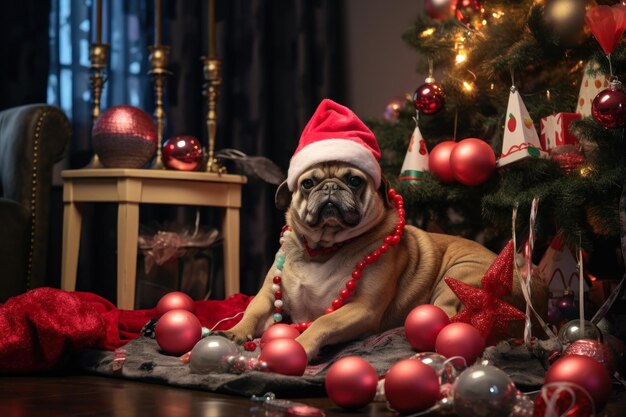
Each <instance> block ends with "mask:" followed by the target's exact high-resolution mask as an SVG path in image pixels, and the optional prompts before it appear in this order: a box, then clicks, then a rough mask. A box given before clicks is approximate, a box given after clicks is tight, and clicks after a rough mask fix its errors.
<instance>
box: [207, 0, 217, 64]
mask: <svg viewBox="0 0 626 417" xmlns="http://www.w3.org/2000/svg"><path fill="white" fill-rule="evenodd" d="M216 56H217V48H216V47H215V0H209V58H215V57H216Z"/></svg>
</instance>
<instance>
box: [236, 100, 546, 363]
mask: <svg viewBox="0 0 626 417" xmlns="http://www.w3.org/2000/svg"><path fill="white" fill-rule="evenodd" d="M380 157H381V152H380V148H379V146H378V143H377V141H376V137H375V136H374V134H373V133H372V132H371V131H370V130H369V129H368V128H367V127H366V126H365V124H364V123H363V122H362V121H361V120H360V119H359V118H358V117H357V116H356V115H355V114H354V113H353V112H352V111H351V110H350V109H348V108H347V107H345V106H342V105H340V104H338V103H335V102H334V101H332V100H328V99H325V100H323V101H322V102H321V103H320V105H319V106H318V108H317V110H316V111H315V113H314V114H313V116H312V117H311V119H310V121H309V122H308V123H307V125H306V126H305V128H304V130H303V132H302V134H301V137H300V141H299V144H298V147H297V148H296V150H295V152H294V155H293V156H292V158H291V160H290V162H289V171H288V175H287V180H286V181H285V182H284V183H283V184H281V185H280V186H279V188H278V190H277V192H276V205H277V207H278V208H279V209H284V210H286V224H287V226H288V229H289V230H288V231H286V232H285V234H284V235H283V237H282V238H281V241H282V247H281V249H282V254H281V256H280V257H278V256H277V260H276V261H275V263H274V265H273V266H272V268H270V271H269V272H268V273H267V276H266V278H265V281H264V283H263V285H262V287H261V289H260V290H259V292H258V294H257V295H256V296H255V297H254V299H253V300H252V301H251V302H250V304H249V305H248V308H247V309H246V311H245V313H244V315H243V317H242V319H241V321H240V322H239V323H238V324H236V325H235V326H234V327H233V328H231V329H230V330H228V331H226V332H225V333H224V334H225V335H226V336H227V337H229V338H231V339H233V340H235V341H237V342H239V343H242V342H244V341H246V340H250V339H252V338H255V337H258V336H261V334H262V333H263V332H264V331H265V330H266V329H267V328H268V327H269V326H271V325H272V324H274V321H275V316H274V315H275V314H276V313H277V311H276V310H275V307H276V306H275V303H277V304H278V306H279V307H280V309H281V310H280V316H278V317H277V318H278V319H279V320H282V321H284V322H286V321H289V320H290V321H291V322H293V323H308V324H307V326H306V330H304V331H303V332H302V333H301V335H300V336H299V337H298V338H297V339H296V340H297V341H298V342H299V343H300V344H301V345H302V346H303V347H304V350H305V351H306V353H307V356H308V357H309V359H313V358H314V357H316V355H317V354H318V352H319V351H320V349H321V348H322V347H324V346H327V345H333V344H337V343H341V342H348V341H351V340H354V339H358V338H361V337H364V336H367V335H371V334H375V333H380V332H383V331H385V330H387V329H391V328H394V327H398V326H402V325H403V324H404V320H405V319H406V317H407V315H408V314H409V312H410V311H411V310H412V309H413V308H415V307H416V306H418V305H420V304H426V303H430V304H434V305H436V306H438V307H440V308H441V309H443V311H445V312H446V313H447V314H448V315H450V316H452V315H454V314H456V313H457V312H458V311H459V310H460V309H461V307H462V306H461V304H460V301H459V299H458V298H457V296H456V295H455V294H454V293H453V292H452V291H451V290H450V288H449V287H448V285H447V284H446V283H445V281H444V278H446V277H453V278H456V279H458V280H461V281H463V282H465V283H467V284H469V285H471V286H473V287H480V286H481V279H482V277H483V276H484V274H485V272H486V271H487V269H488V268H489V266H490V265H491V264H492V262H493V260H494V259H495V258H496V255H495V254H494V253H492V252H490V251H489V250H487V249H486V248H484V247H483V246H481V245H479V244H478V243H476V242H473V241H470V240H466V239H462V238H459V237H454V236H449V235H444V234H435V233H427V232H425V231H423V230H420V229H418V228H416V227H413V226H409V225H406V226H405V227H404V229H403V233H402V235H401V238H400V241H399V242H394V243H393V244H389V245H385V248H386V250H385V251H384V253H381V254H380V257H378V259H374V260H373V262H371V263H369V264H368V265H366V266H365V268H364V269H362V270H361V271H357V276H358V278H355V279H353V280H352V281H350V280H351V278H353V275H352V274H353V272H354V271H355V267H356V266H357V265H358V264H359V263H360V262H362V261H363V259H364V257H365V256H366V255H368V254H370V253H372V252H373V251H374V250H376V249H379V248H380V247H381V245H382V244H383V242H385V240H386V238H388V237H389V236H390V235H393V234H394V233H395V230H396V228H397V227H398V221H399V212H398V209H397V207H395V204H394V203H395V201H394V200H393V199H391V198H390V196H389V194H388V185H387V184H388V183H387V181H385V180H384V178H383V177H382V174H381V168H380V165H379V163H378V161H379V159H380ZM283 258H284V259H283ZM277 276H278V277H279V279H278V280H276V281H278V283H277V282H275V277H277ZM348 281H350V282H351V283H348ZM535 282H537V283H539V284H540V285H538V287H540V286H541V282H542V281H541V280H535ZM353 284H355V285H353ZM348 286H350V287H351V289H350V288H348ZM352 287H356V288H352ZM344 290H348V291H349V292H348V294H346V293H345V292H344V293H343V296H346V295H347V297H346V298H344V297H343V296H342V291H344ZM278 291H280V293H279V294H280V297H277V296H276V293H277V292H278ZM533 295H534V296H535V298H536V299H537V300H538V301H536V302H535V303H534V306H535V308H536V309H538V310H540V311H543V310H545V309H547V290H545V286H543V289H542V288H534V289H533ZM277 298H278V299H280V301H278V302H277ZM337 299H339V300H342V301H341V304H342V305H341V306H339V305H335V306H334V307H331V306H332V305H333V302H334V300H337ZM544 300H545V302H544ZM505 301H507V302H509V303H511V304H513V305H514V306H516V307H517V308H519V309H524V308H525V303H524V299H523V296H522V291H521V287H520V284H519V280H518V279H517V277H515V279H514V283H513V292H512V294H511V296H510V297H508V298H505ZM281 304H282V306H281ZM335 307H337V308H335ZM301 328H302V327H301Z"/></svg>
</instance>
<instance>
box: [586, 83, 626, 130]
mask: <svg viewBox="0 0 626 417" xmlns="http://www.w3.org/2000/svg"><path fill="white" fill-rule="evenodd" d="M591 115H592V116H593V120H595V121H596V122H597V123H598V124H600V125H601V126H603V127H607V128H617V127H622V126H624V124H626V93H625V92H624V91H623V90H622V89H621V88H618V87H615V86H611V87H609V88H607V89H606V90H602V91H600V92H599V93H598V95H597V96H596V97H595V98H594V99H593V101H592V102H591Z"/></svg>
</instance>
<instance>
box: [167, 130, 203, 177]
mask: <svg viewBox="0 0 626 417" xmlns="http://www.w3.org/2000/svg"><path fill="white" fill-rule="evenodd" d="M161 160H162V161H163V165H165V166H166V167H167V168H169V169H175V170H178V171H195V170H197V169H198V167H200V164H201V163H202V147H201V146H200V142H198V139H196V138H194V137H193V136H189V135H180V136H174V137H172V138H169V139H168V140H166V141H165V143H164V144H163V148H162V149H161Z"/></svg>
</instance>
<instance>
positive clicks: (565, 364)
mask: <svg viewBox="0 0 626 417" xmlns="http://www.w3.org/2000/svg"><path fill="white" fill-rule="evenodd" d="M551 382H570V383H573V384H577V385H580V386H581V387H582V388H583V389H585V390H586V391H587V392H588V393H589V395H590V396H591V398H592V399H593V402H594V404H595V408H596V410H601V409H602V408H603V407H604V406H605V404H606V402H607V401H608V400H609V397H610V395H611V377H610V375H609V371H607V369H606V367H605V366H603V365H601V364H600V363H599V362H598V361H596V360H595V359H592V358H590V357H588V356H581V355H568V356H564V357H562V358H560V359H559V360H557V361H556V362H554V364H553V365H552V366H551V367H550V369H548V372H546V376H545V383H546V384H549V383H551Z"/></svg>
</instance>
